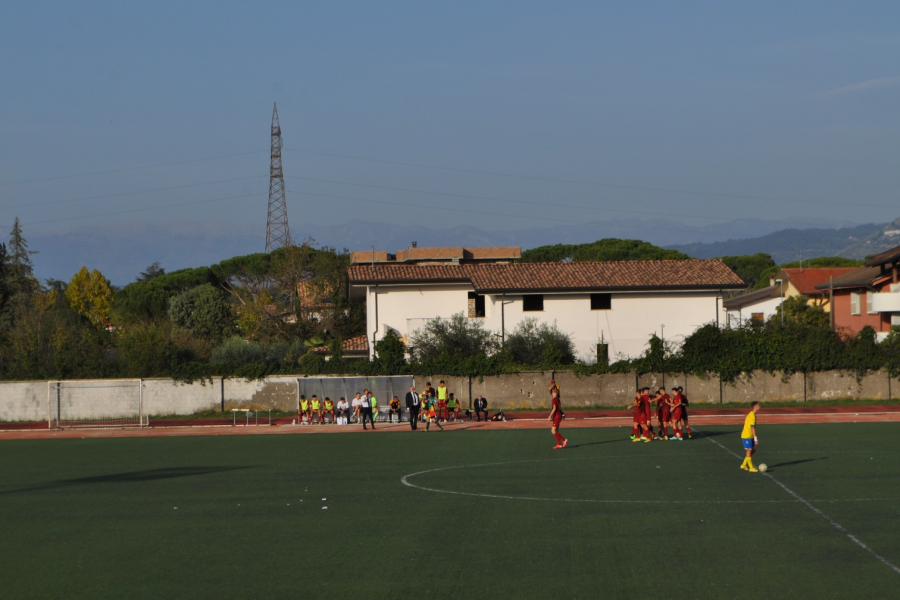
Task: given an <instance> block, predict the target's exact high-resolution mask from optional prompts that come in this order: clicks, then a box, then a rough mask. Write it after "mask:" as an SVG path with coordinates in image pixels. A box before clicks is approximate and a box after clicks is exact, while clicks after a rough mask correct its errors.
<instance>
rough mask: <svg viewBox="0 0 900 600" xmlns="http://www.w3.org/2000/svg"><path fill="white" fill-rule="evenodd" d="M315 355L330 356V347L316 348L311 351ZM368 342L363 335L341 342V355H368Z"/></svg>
mask: <svg viewBox="0 0 900 600" xmlns="http://www.w3.org/2000/svg"><path fill="white" fill-rule="evenodd" d="M312 352H313V353H315V354H330V353H331V346H316V347H315V348H313V349H312ZM368 353H369V340H368V338H366V336H364V335H359V336H356V337H353V338H350V339H348V340H344V341H342V342H341V354H368Z"/></svg>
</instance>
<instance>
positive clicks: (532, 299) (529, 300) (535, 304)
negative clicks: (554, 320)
mask: <svg viewBox="0 0 900 600" xmlns="http://www.w3.org/2000/svg"><path fill="white" fill-rule="evenodd" d="M522 310H524V311H526V312H533V311H541V310H544V295H543V294H531V295H528V296H522Z"/></svg>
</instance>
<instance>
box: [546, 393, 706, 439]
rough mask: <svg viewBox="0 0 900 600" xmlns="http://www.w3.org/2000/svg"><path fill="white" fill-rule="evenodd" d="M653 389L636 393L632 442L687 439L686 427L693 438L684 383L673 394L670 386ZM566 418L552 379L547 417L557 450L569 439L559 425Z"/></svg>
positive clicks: (688, 434) (633, 406)
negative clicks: (667, 389) (657, 429)
mask: <svg viewBox="0 0 900 600" xmlns="http://www.w3.org/2000/svg"><path fill="white" fill-rule="evenodd" d="M650 393H651V392H650V388H649V387H645V388H641V389H639V390H638V391H636V392H635V393H634V401H633V402H632V408H633V409H634V423H633V424H632V426H631V441H633V442H649V441H651V440H657V439H661V440H670V439H671V440H679V441H684V434H685V430H687V437H688V438H691V426H690V425H689V424H688V412H687V407H688V399H687V395H686V394H685V393H684V388H683V387H681V386H678V387H673V388H672V395H671V396H670V395H669V394H667V393H666V388H664V387H661V388H659V390H657V392H656V394H655V395H654V396H653V397H651V396H650ZM654 401H655V402H656V421H657V424H658V426H659V434H657V433H656V432H655V431H653V424H652V423H651V421H652V415H653V408H652V406H653V402H654ZM565 418H566V413H564V412H563V410H562V403H561V401H560V395H559V386H558V385H557V384H556V381H551V382H550V416H549V417H547V420H548V421H550V422H552V423H553V425H552V426H551V427H550V432H551V433H552V434H553V436H554V437H555V438H556V446H554V447H553V449H554V450H559V449H561V448H565V447H566V444H567V443H568V442H569V440H567V439H566V438H565V437H564V436H563V435H562V434H561V433H560V432H559V426H560V425H561V424H562V420H563V419H565ZM670 427H671V428H672V436H671V437H670V436H669V428H670Z"/></svg>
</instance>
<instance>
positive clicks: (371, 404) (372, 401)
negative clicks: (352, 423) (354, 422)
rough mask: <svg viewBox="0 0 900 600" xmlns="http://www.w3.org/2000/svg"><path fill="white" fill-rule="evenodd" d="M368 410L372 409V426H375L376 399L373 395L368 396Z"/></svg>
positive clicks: (376, 418) (376, 414)
mask: <svg viewBox="0 0 900 600" xmlns="http://www.w3.org/2000/svg"><path fill="white" fill-rule="evenodd" d="M369 408H371V409H372V426H373V427H374V426H375V421H377V420H378V399H377V398H376V397H375V394H372V393H370V394H369Z"/></svg>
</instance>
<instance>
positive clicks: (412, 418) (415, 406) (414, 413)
mask: <svg viewBox="0 0 900 600" xmlns="http://www.w3.org/2000/svg"><path fill="white" fill-rule="evenodd" d="M420 406H421V402H420V401H419V394H417V393H416V387H415V386H412V385H411V386H409V391H408V392H406V410H407V411H408V412H409V427H410V429H412V430H413V431H415V430H416V429H417V425H418V424H419V407H420Z"/></svg>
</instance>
